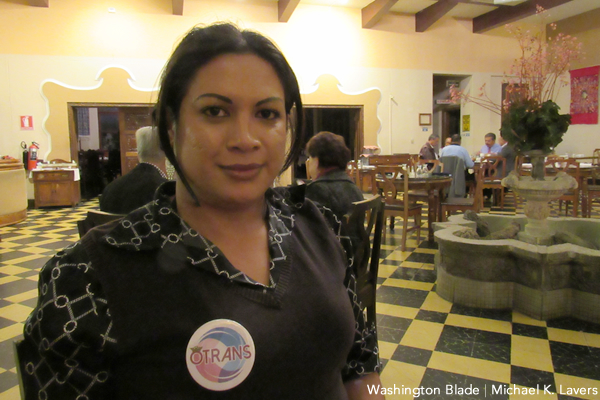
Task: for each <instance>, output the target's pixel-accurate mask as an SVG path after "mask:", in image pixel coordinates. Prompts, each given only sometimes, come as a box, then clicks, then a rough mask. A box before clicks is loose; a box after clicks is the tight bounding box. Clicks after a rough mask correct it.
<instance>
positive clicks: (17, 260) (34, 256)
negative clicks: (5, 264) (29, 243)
mask: <svg viewBox="0 0 600 400" xmlns="http://www.w3.org/2000/svg"><path fill="white" fill-rule="evenodd" d="M44 257H47V256H45V255H43V254H31V255H29V256H23V257H19V258H13V259H12V260H10V263H11V264H18V263H22V262H25V261H31V260H37V259H40V258H44Z"/></svg>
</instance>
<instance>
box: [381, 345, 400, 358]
mask: <svg viewBox="0 0 600 400" xmlns="http://www.w3.org/2000/svg"><path fill="white" fill-rule="evenodd" d="M378 345H379V357H380V358H383V359H386V360H389V359H390V358H392V355H393V354H394V352H395V351H396V349H397V348H398V343H389V342H384V341H383V340H380V341H379V342H378Z"/></svg>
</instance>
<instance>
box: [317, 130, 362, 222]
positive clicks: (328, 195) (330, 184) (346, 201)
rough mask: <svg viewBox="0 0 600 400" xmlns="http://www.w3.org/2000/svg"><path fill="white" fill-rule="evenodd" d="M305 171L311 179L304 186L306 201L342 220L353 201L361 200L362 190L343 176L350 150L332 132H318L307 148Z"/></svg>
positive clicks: (347, 177)
mask: <svg viewBox="0 0 600 400" xmlns="http://www.w3.org/2000/svg"><path fill="white" fill-rule="evenodd" d="M306 154H307V155H308V157H309V158H308V160H307V161H306V165H307V167H306V169H307V172H308V176H309V178H311V179H313V181H312V182H311V183H309V184H308V185H307V186H306V197H307V198H309V199H311V200H313V201H315V202H317V203H319V204H321V205H323V206H325V207H327V208H330V209H331V211H332V212H333V213H334V214H335V215H337V216H338V218H341V217H343V216H344V215H346V214H347V213H348V212H349V211H350V206H351V205H352V203H353V202H355V201H361V200H364V196H363V194H362V192H361V190H360V189H359V188H358V186H356V184H355V183H354V182H352V179H350V177H349V176H348V174H347V173H346V165H347V164H348V161H350V149H348V147H346V144H345V142H344V138H343V137H342V136H340V135H336V134H335V133H331V132H319V133H317V134H316V135H315V136H313V137H312V138H311V139H310V140H309V141H308V143H307V144H306Z"/></svg>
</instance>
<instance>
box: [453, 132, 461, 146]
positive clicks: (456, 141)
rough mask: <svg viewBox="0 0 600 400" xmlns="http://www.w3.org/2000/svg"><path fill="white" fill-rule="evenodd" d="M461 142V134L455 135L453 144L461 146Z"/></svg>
mask: <svg viewBox="0 0 600 400" xmlns="http://www.w3.org/2000/svg"><path fill="white" fill-rule="evenodd" d="M460 141H461V137H460V133H455V134H454V135H452V143H457V144H460Z"/></svg>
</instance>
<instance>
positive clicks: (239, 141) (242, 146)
mask: <svg viewBox="0 0 600 400" xmlns="http://www.w3.org/2000/svg"><path fill="white" fill-rule="evenodd" d="M258 128H259V124H257V123H256V121H254V120H253V118H252V117H251V116H244V115H239V116H238V117H236V118H235V123H234V124H233V126H232V132H230V138H229V146H230V147H231V148H234V149H238V150H241V151H251V150H255V149H257V148H258V147H260V141H259V140H258V137H257V133H258V132H257V131H256V129H258Z"/></svg>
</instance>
